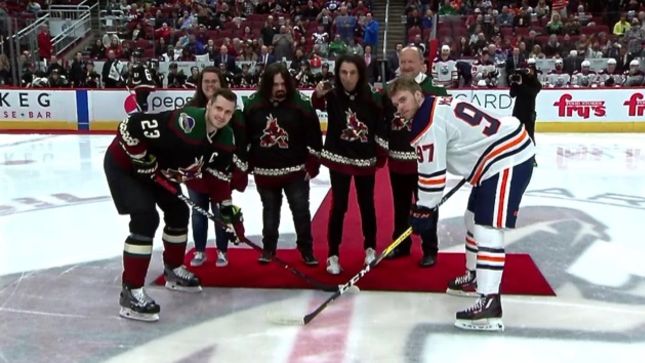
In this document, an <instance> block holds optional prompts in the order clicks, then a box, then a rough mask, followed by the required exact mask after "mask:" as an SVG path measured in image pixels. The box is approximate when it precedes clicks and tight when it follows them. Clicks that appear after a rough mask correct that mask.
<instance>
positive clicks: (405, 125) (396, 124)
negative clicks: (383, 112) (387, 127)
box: [392, 112, 412, 131]
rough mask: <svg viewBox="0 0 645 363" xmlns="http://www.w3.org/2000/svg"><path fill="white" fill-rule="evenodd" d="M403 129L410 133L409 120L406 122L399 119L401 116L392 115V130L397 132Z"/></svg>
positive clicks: (410, 124) (397, 114)
mask: <svg viewBox="0 0 645 363" xmlns="http://www.w3.org/2000/svg"><path fill="white" fill-rule="evenodd" d="M403 129H407V130H408V131H412V123H411V122H410V120H406V119H404V118H403V117H401V114H400V113H398V112H397V113H395V114H394V117H392V130H395V131H399V130H403Z"/></svg>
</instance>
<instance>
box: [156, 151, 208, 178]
mask: <svg viewBox="0 0 645 363" xmlns="http://www.w3.org/2000/svg"><path fill="white" fill-rule="evenodd" d="M203 166H204V157H203V156H202V157H200V158H195V162H194V163H192V164H190V165H188V166H187V167H185V168H182V167H179V168H177V169H171V168H168V169H166V170H163V174H164V175H165V176H166V178H168V179H170V180H172V181H175V182H177V183H183V182H185V181H187V180H191V179H199V178H201V177H202V167H203Z"/></svg>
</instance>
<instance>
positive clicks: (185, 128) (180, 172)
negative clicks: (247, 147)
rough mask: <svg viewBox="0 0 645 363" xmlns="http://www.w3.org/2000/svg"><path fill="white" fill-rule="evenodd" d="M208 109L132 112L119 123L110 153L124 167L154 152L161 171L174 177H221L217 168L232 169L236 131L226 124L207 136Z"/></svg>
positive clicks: (177, 179) (178, 178) (185, 178)
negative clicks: (133, 160)
mask: <svg viewBox="0 0 645 363" xmlns="http://www.w3.org/2000/svg"><path fill="white" fill-rule="evenodd" d="M205 112H206V110H205V109H203V108H195V107H185V108H182V109H178V110H174V111H167V112H162V113H135V114H132V115H130V116H129V117H128V118H126V119H125V120H123V121H122V122H121V123H120V124H119V128H118V130H117V135H116V137H115V138H114V140H113V141H112V143H111V144H110V146H109V147H108V152H110V153H111V154H112V156H113V157H114V159H115V161H116V163H117V164H118V165H119V166H120V167H122V168H123V169H125V170H130V169H131V168H132V161H131V160H132V159H141V158H144V157H146V155H148V154H152V155H154V156H155V157H156V158H157V162H158V164H159V169H160V171H161V173H163V174H164V175H165V176H166V177H168V178H169V179H171V180H174V181H188V180H190V179H194V178H202V177H204V178H211V177H214V178H220V177H221V176H220V175H219V173H218V170H230V169H231V163H232V159H233V152H234V150H235V144H234V137H233V130H232V129H231V128H230V127H229V126H226V127H224V128H222V129H220V130H218V131H217V133H215V134H214V135H207V130H206V119H205Z"/></svg>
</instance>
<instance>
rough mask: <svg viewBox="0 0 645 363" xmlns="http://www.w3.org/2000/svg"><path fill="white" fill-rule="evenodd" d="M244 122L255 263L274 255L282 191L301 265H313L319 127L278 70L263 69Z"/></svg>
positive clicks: (273, 66)
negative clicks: (256, 224)
mask: <svg viewBox="0 0 645 363" xmlns="http://www.w3.org/2000/svg"><path fill="white" fill-rule="evenodd" d="M244 122H245V125H246V130H247V136H248V142H249V170H250V171H251V172H252V173H253V175H254V178H255V184H256V185H257V189H258V192H259V193H260V199H261V200H262V222H263V228H262V241H263V244H264V252H263V254H262V256H261V257H260V259H259V261H260V263H263V264H264V263H268V262H269V261H271V259H272V258H273V256H274V255H275V253H276V248H277V245H278V227H279V225H280V207H281V205H282V192H283V191H284V194H285V195H286V197H287V201H288V203H289V207H290V209H291V213H292V214H293V222H294V226H295V228H296V235H297V241H296V242H297V245H298V249H299V250H300V253H301V255H302V258H303V261H304V262H305V263H306V264H307V265H317V264H318V261H317V260H316V258H315V257H314V255H313V247H312V244H313V239H312V236H311V214H310V212H309V179H311V178H314V177H315V176H316V175H318V170H319V168H320V161H319V154H320V150H321V148H322V134H321V131H320V121H319V120H318V116H317V115H316V112H315V111H314V110H313V108H312V107H311V105H310V104H309V101H308V100H306V99H305V98H303V96H302V95H301V94H300V93H299V92H298V91H297V90H296V88H295V85H294V81H293V79H292V77H291V75H290V74H289V71H288V70H287V68H286V67H285V66H284V65H283V64H281V63H274V64H271V65H269V66H268V67H267V68H266V70H265V71H264V73H263V75H262V80H261V82H260V89H259V90H258V91H257V92H255V93H253V94H252V95H251V96H250V97H249V98H248V100H247V101H246V103H245V105H244Z"/></svg>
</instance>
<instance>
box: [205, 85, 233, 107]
mask: <svg viewBox="0 0 645 363" xmlns="http://www.w3.org/2000/svg"><path fill="white" fill-rule="evenodd" d="M218 96H221V97H224V98H225V99H227V100H229V101H231V102H233V103H235V104H237V95H236V94H235V92H233V91H232V90H231V89H230V88H219V89H217V90H215V93H213V97H211V99H210V101H211V102H215V100H216V99H217V97H218Z"/></svg>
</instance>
